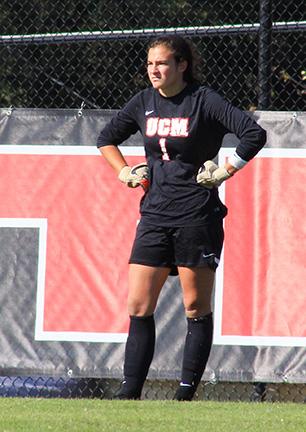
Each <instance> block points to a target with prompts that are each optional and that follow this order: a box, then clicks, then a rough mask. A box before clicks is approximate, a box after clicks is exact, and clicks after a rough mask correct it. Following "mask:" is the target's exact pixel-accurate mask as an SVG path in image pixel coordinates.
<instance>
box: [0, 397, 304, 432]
mask: <svg viewBox="0 0 306 432" xmlns="http://www.w3.org/2000/svg"><path fill="white" fill-rule="evenodd" d="M45 431H52V432H74V431H78V432H79V431H80V432H98V431H99V432H105V431H107V432H109V431H114V432H123V431H131V432H151V431H156V432H180V431H184V432H190V431H193V432H196V431H199V432H205V431H209V432H223V431H224V432H243V431H250V432H283V431H284V432H291V431H292V432H306V405H304V404H294V403H245V402H211V401H209V402H203V401H201V402H174V401H110V400H85V399H78V400H76V399H72V400H68V399H30V398H29V399H21V398H20V399H19V398H3V399H0V432H45Z"/></svg>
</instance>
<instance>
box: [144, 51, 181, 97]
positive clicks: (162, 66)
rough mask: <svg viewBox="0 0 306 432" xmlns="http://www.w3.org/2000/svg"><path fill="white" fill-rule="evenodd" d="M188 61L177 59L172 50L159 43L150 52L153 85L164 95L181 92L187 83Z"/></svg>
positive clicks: (149, 72)
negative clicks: (185, 72) (185, 79)
mask: <svg viewBox="0 0 306 432" xmlns="http://www.w3.org/2000/svg"><path fill="white" fill-rule="evenodd" d="M186 67H187V62H186V61H185V60H184V61H181V62H179V63H177V62H176V61H175V58H174V55H173V53H172V51H171V50H170V49H169V48H168V47H166V46H165V45H157V46H156V47H154V48H150V49H149V52H148V63H147V68H148V75H149V79H150V81H151V83H152V86H153V87H154V88H155V89H157V90H158V91H159V92H160V93H161V94H162V95H163V96H166V97H170V96H174V95H176V94H177V93H179V92H180V91H181V90H182V89H183V88H184V87H185V85H186V83H185V82H184V80H183V73H184V71H185V69H186Z"/></svg>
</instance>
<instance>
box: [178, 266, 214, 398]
mask: <svg viewBox="0 0 306 432" xmlns="http://www.w3.org/2000/svg"><path fill="white" fill-rule="evenodd" d="M179 276H180V281H181V285H182V290H183V300H184V307H185V313H186V317H187V335H186V340H185V347H184V354H183V366H182V376H181V383H180V387H179V389H178V391H177V392H176V395H175V399H177V400H191V399H192V398H193V396H194V393H195V391H196V389H197V386H198V384H199V382H200V381H201V378H202V375H203V373H204V370H205V366H206V363H207V360H208V357H209V353H210V350H211V345H212V334H213V321H212V312H211V295H212V290H213V286H214V280H215V272H214V270H212V269H210V268H209V267H200V268H187V267H179Z"/></svg>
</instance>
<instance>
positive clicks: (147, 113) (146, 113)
mask: <svg viewBox="0 0 306 432" xmlns="http://www.w3.org/2000/svg"><path fill="white" fill-rule="evenodd" d="M153 112H154V110H152V111H146V112H145V115H146V116H148V115H150V114H152V113H153Z"/></svg>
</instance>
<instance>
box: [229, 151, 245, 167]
mask: <svg viewBox="0 0 306 432" xmlns="http://www.w3.org/2000/svg"><path fill="white" fill-rule="evenodd" d="M228 163H229V164H231V165H232V166H233V167H234V168H236V169H238V170H239V169H241V168H243V167H244V166H245V165H246V164H247V163H248V162H247V161H245V160H244V159H241V157H240V156H238V155H237V153H236V152H235V153H234V154H232V155H230V157H229V158H228Z"/></svg>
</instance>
